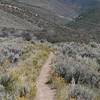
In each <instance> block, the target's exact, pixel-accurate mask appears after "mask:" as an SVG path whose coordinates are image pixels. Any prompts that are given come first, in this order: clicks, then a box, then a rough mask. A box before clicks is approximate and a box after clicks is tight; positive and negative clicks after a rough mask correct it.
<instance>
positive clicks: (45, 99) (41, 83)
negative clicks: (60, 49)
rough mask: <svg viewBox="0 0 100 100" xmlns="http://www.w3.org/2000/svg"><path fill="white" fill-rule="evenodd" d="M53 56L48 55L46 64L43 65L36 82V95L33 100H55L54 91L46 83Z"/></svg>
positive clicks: (51, 54)
mask: <svg viewBox="0 0 100 100" xmlns="http://www.w3.org/2000/svg"><path fill="white" fill-rule="evenodd" d="M53 58H54V54H53V53H50V55H49V57H48V59H47V61H46V63H45V64H44V65H43V67H42V69H41V72H40V75H39V77H38V80H37V85H36V86H37V94H36V98H35V100H55V90H52V89H51V88H50V87H49V86H48V85H47V84H46V82H47V81H48V76H49V75H50V71H51V67H50V64H51V62H52V59H53Z"/></svg>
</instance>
